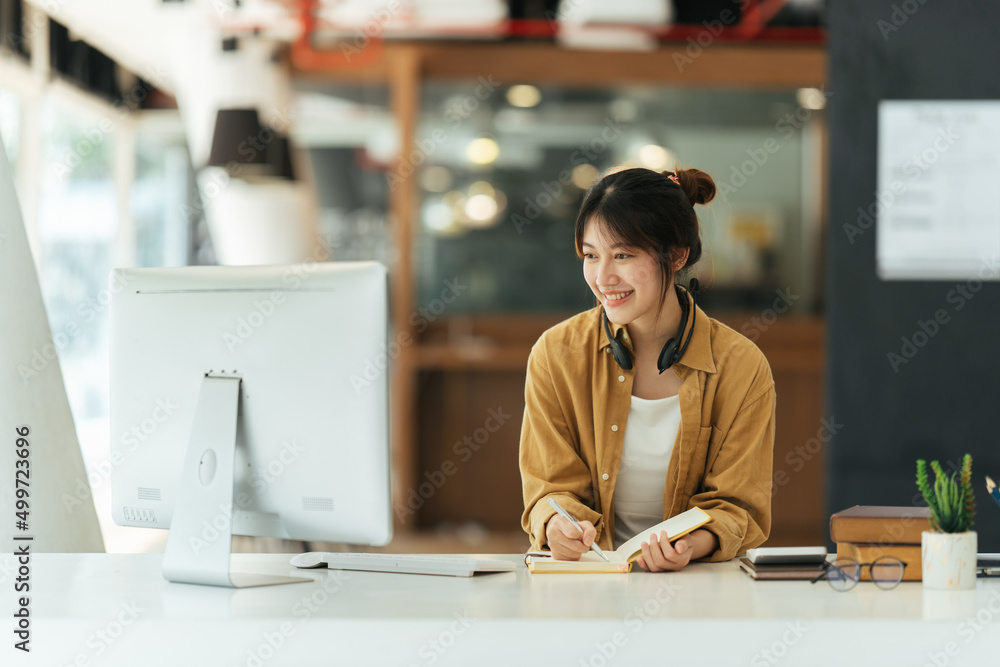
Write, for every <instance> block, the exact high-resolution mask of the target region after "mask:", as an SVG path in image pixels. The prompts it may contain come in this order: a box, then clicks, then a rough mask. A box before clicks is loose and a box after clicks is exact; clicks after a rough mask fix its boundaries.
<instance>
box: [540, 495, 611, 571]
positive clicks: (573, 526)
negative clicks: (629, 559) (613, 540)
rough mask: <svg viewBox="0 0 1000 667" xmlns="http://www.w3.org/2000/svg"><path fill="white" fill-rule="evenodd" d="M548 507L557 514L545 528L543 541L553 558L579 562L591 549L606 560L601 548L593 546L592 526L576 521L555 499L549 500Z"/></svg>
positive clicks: (594, 537) (593, 531)
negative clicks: (544, 540)
mask: <svg viewBox="0 0 1000 667" xmlns="http://www.w3.org/2000/svg"><path fill="white" fill-rule="evenodd" d="M549 505H552V507H553V509H555V511H556V512H557V514H556V515H555V516H553V517H552V518H551V519H549V523H548V525H547V526H546V527H545V539H546V541H547V542H548V544H549V549H551V550H552V556H553V558H558V559H560V560H580V556H582V555H583V554H585V553H587V551H588V550H591V549H592V550H594V551H596V552H597V555H599V556H600V557H601V558H603V559H604V560H608V557H607V556H605V555H604V552H603V551H601V548H600V547H599V546H597V545H596V544H594V540H595V539H596V538H597V529H596V528H594V524H592V523H590V522H589V521H577V520H576V519H575V518H574V517H573V515H571V514H570V513H569V512H567V511H566V510H564V509H563V508H562V506H561V505H560V504H559V503H558V502H557V501H556V499H555V498H549Z"/></svg>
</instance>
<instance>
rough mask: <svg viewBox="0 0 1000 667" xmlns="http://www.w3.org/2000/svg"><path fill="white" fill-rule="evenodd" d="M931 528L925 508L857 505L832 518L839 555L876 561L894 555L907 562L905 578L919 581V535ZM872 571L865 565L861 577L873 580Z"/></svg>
mask: <svg viewBox="0 0 1000 667" xmlns="http://www.w3.org/2000/svg"><path fill="white" fill-rule="evenodd" d="M930 529H931V513H930V510H929V509H928V508H926V507H890V506H881V505H855V506H854V507H851V508H850V509H846V510H844V511H842V512H837V513H836V514H834V515H833V516H831V517H830V539H832V540H833V541H834V542H836V544H837V558H853V559H854V560H856V561H857V562H859V563H873V562H875V559H876V558H879V557H880V556H893V557H895V558H898V559H899V560H901V561H903V562H904V563H906V569H905V570H904V571H903V581H920V578H921V560H920V534H921V533H922V532H923V531H925V530H930ZM870 573H871V570H870V569H869V568H863V570H862V573H861V580H862V581H868V580H870V579H871V577H870Z"/></svg>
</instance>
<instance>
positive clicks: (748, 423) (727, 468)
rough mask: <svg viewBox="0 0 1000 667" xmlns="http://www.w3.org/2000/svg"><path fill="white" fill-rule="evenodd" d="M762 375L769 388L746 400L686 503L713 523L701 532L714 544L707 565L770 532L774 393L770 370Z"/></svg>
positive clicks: (754, 543)
mask: <svg viewBox="0 0 1000 667" xmlns="http://www.w3.org/2000/svg"><path fill="white" fill-rule="evenodd" d="M765 363H766V362H765ZM765 368H766V367H765ZM765 372H766V377H767V379H768V385H767V386H766V387H765V388H764V389H763V390H762V391H758V392H757V393H756V395H754V396H750V397H748V400H747V403H746V404H745V405H744V406H743V407H742V408H741V410H740V412H739V413H738V414H737V416H736V418H735V419H734V420H733V423H732V425H731V426H730V428H729V430H728V432H726V433H725V434H724V435H723V440H722V442H721V443H720V447H719V449H718V455H717V456H716V457H715V460H714V462H711V463H710V467H709V469H708V470H706V472H705V478H704V481H703V482H702V485H701V487H700V490H699V492H698V493H697V494H695V495H694V496H692V497H691V501H690V505H691V506H692V507H700V508H701V509H703V510H705V512H707V513H708V514H709V515H710V516H711V517H712V521H711V522H709V523H708V524H706V525H705V529H706V530H708V531H710V532H712V533H714V534H715V536H716V537H718V539H719V548H718V549H717V550H716V551H715V552H713V553H712V554H711V555H710V557H709V558H708V560H710V561H723V560H729V559H731V558H733V557H734V556H736V555H737V554H739V553H742V552H743V551H745V550H747V549H752V548H754V547H757V546H759V545H761V544H763V543H764V541H765V540H767V536H768V534H770V532H771V469H772V466H773V458H774V415H775V393H774V382H773V380H771V373H770V369H769V368H766V371H765Z"/></svg>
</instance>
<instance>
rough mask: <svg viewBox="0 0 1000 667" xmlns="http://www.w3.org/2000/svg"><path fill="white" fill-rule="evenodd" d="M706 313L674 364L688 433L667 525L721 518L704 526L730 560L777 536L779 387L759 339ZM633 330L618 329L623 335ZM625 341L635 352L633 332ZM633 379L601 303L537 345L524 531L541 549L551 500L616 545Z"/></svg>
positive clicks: (672, 481)
mask: <svg viewBox="0 0 1000 667" xmlns="http://www.w3.org/2000/svg"><path fill="white" fill-rule="evenodd" d="M696 313H697V316H696V318H695V319H694V322H693V324H694V334H693V336H692V338H691V343H690V346H689V347H688V349H687V351H686V352H685V353H684V357H683V358H682V359H681V360H680V361H679V362H678V363H677V364H675V365H674V366H673V370H674V371H675V372H676V373H677V375H678V377H680V379H681V381H682V382H683V384H682V386H681V388H680V390H679V391H678V397H679V401H680V406H681V426H680V429H679V431H678V433H677V440H676V441H675V444H674V448H673V451H672V453H671V455H670V463H669V467H668V469H667V480H666V488H665V490H664V497H663V512H664V518H665V519H666V518H669V517H671V516H674V515H676V514H678V513H680V512H683V511H684V510H687V509H690V508H692V507H700V508H701V509H703V510H705V511H706V512H707V513H708V514H710V515H711V517H712V521H711V522H710V523H708V524H706V525H705V529H706V530H710V531H711V532H713V533H714V534H715V535H716V536H717V537H718V538H719V549H718V550H717V551H715V552H714V553H713V554H711V556H710V557H709V560H712V561H720V560H728V559H730V558H732V557H734V556H735V555H736V554H738V553H742V552H743V551H745V550H746V549H749V548H753V547H756V546H758V545H760V544H762V543H763V542H764V541H765V540H766V539H767V536H768V533H769V532H770V530H771V467H772V458H773V450H774V409H775V394H774V380H773V379H772V377H771V368H770V366H769V365H768V363H767V359H765V358H764V355H763V354H762V353H761V351H760V350H759V349H758V348H757V347H756V346H755V345H754V344H753V343H752V342H750V341H749V340H748V339H747V338H745V337H744V336H742V335H740V334H739V333H737V332H736V331H734V330H732V329H731V328H729V327H727V326H725V325H724V324H722V323H720V322H718V321H717V320H713V319H711V318H709V317H708V316H707V315H706V314H705V313H704V311H702V310H701V309H700V308H697V307H696ZM690 327H691V324H689V325H688V330H689V329H690ZM622 328H623V327H621V326H618V325H612V334H614V335H617V334H618V331H619V330H620V329H622ZM684 336H685V338H686V337H687V331H685V333H684ZM622 342H623V343H624V344H625V345H626V347H629V351H630V353H631V339H630V338H629V337H628V336H627V328H626V336H625V338H624V340H623V341H622ZM633 358H634V357H633ZM634 376H635V370H630V371H625V370H622V369H621V368H620V367H619V366H618V364H617V363H615V360H614V358H613V356H612V355H611V349H610V347H609V345H608V340H607V336H605V334H604V330H603V328H602V324H601V308H600V307H596V308H593V309H591V310H588V311H586V312H583V313H580V314H579V315H576V316H574V317H571V318H570V319H568V320H566V321H564V322H561V323H559V324H557V325H556V326H554V327H552V328H551V329H549V330H548V331H546V332H545V333H544V334H542V336H541V338H539V339H538V342H536V343H535V345H534V347H533V348H532V350H531V356H530V357H529V359H528V373H527V381H526V383H525V389H524V398H525V410H524V421H523V423H522V426H521V446H520V455H519V460H520V467H521V482H522V490H523V494H524V514H523V516H522V517H521V526H522V527H523V528H524V530H525V531H526V532H527V533H528V535H529V536H530V537H531V543H532V549H541V548H542V547H543V546H544V545H545V544H546V539H545V526H546V523H547V522H548V520H549V519H550V518H551V517H552V515H553V514H555V511H554V510H553V509H552V507H551V506H550V505H549V504H548V502H546V499H547V498H548V497H549V496H556V497H557V499H558V500H559V503H560V504H561V505H562V506H563V507H565V508H566V510H567V511H568V512H570V514H573V515H574V516H576V517H577V518H578V519H580V520H587V521H590V522H592V523H593V524H594V526H595V527H596V528H597V544H598V546H600V547H601V548H602V549H612V548H613V546H612V543H613V541H614V530H615V526H614V493H615V481H616V479H617V477H618V469H619V465H620V463H621V452H622V439H623V436H624V435H625V429H626V428H627V427H628V424H627V419H628V413H629V405H630V402H631V399H630V397H631V395H632V380H633V378H634Z"/></svg>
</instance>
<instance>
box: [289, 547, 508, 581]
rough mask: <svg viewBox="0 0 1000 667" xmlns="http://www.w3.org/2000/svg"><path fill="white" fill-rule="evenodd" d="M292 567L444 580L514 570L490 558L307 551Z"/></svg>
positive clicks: (504, 563)
mask: <svg viewBox="0 0 1000 667" xmlns="http://www.w3.org/2000/svg"><path fill="white" fill-rule="evenodd" d="M292 565H294V566H295V567H299V568H311V567H327V568H329V569H331V570H363V571H365V572H394V573H396V574H440V575H444V576H448V577H471V576H472V575H474V574H475V573H476V572H511V571H512V570H513V569H514V563H513V562H510V561H505V560H495V559H491V558H473V557H468V558H467V557H463V556H437V555H419V556H418V555H412V554H367V553H329V552H323V551H311V552H308V553H304V554H299V555H298V556H294V557H293V558H292Z"/></svg>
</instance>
